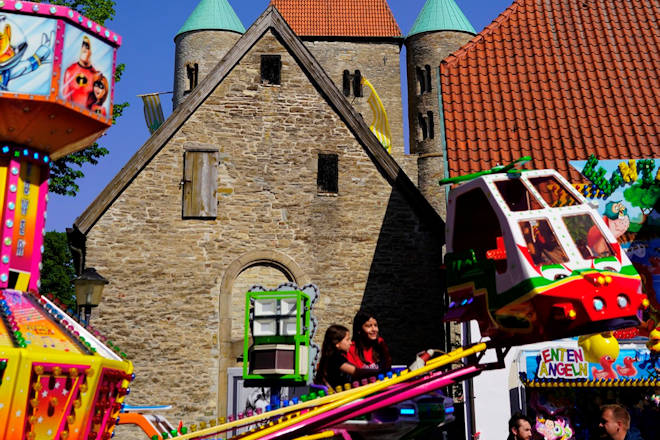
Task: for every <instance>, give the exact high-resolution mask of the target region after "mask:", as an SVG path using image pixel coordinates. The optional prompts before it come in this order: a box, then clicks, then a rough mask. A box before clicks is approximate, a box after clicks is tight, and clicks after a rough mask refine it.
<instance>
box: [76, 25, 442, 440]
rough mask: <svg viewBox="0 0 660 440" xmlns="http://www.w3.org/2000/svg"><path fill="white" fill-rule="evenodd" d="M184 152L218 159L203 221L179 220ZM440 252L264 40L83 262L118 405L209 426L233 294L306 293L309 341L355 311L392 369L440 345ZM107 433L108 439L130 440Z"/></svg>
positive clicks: (228, 352)
mask: <svg viewBox="0 0 660 440" xmlns="http://www.w3.org/2000/svg"><path fill="white" fill-rule="evenodd" d="M262 54H281V56H282V74H281V78H282V82H281V85H263V84H261V82H260V69H259V66H260V56H261V55H262ZM396 60H397V63H398V58H396ZM397 65H398V64H397ZM365 74H368V70H365ZM182 105H185V103H184V104H182ZM398 136H399V138H400V137H401V135H400V134H398ZM200 146H209V147H215V148H217V149H218V150H219V163H218V179H217V193H218V217H217V218H216V219H214V220H182V218H181V202H182V194H181V190H180V186H179V183H180V181H181V179H182V176H183V157H184V149H185V148H186V147H200ZM319 153H334V154H337V155H338V156H339V193H338V194H336V195H321V194H318V193H317V188H316V177H317V170H316V165H317V155H318V154H319ZM440 255H441V253H440V244H439V242H438V239H437V236H436V235H434V234H433V233H432V232H431V231H429V230H427V229H426V228H425V227H424V225H421V224H420V222H419V221H418V219H417V217H416V216H415V215H414V213H413V210H412V209H411V207H410V206H409V205H408V203H407V202H406V201H405V200H403V198H402V197H401V196H400V194H399V193H398V192H397V191H395V190H393V189H392V187H391V185H389V184H388V183H387V182H386V181H385V179H384V178H383V177H382V176H381V175H380V174H379V172H378V171H377V170H376V168H375V166H374V165H373V163H372V161H371V159H370V158H369V157H368V156H367V155H366V153H365V152H364V150H363V148H362V147H361V146H360V145H359V144H358V143H357V141H356V140H355V138H354V137H353V135H352V134H351V132H350V131H349V130H348V129H347V128H346V126H345V125H344V123H343V122H342V121H341V119H340V118H339V117H338V115H337V114H336V113H335V112H334V110H333V109H332V108H331V107H330V106H329V105H328V104H327V102H326V101H325V100H324V98H323V97H322V96H321V95H320V94H319V92H318V90H317V89H316V88H315V87H314V86H313V85H312V84H311V83H310V82H309V79H308V77H307V76H306V75H305V73H304V72H303V71H302V70H301V68H300V67H299V66H298V64H297V63H296V61H295V60H294V59H293V58H292V57H291V56H290V55H289V54H288V52H287V51H286V50H285V49H284V48H283V47H282V46H281V44H280V43H279V41H278V39H277V38H275V37H274V36H273V35H271V34H270V33H267V34H265V35H264V36H263V37H262V38H261V40H259V41H258V42H257V43H256V44H255V45H254V46H253V47H252V48H251V49H250V50H249V52H248V53H247V54H246V56H245V57H244V58H243V59H242V60H241V61H240V63H239V64H238V65H237V66H236V67H235V68H234V69H233V70H232V71H231V72H230V73H229V75H228V76H227V77H226V78H225V79H224V80H223V82H222V83H221V84H219V85H218V86H217V87H216V89H215V90H214V92H213V93H212V94H211V95H210V96H209V97H208V98H207V99H206V101H205V102H204V103H203V104H202V105H201V106H200V107H199V108H198V109H197V110H196V111H195V113H194V114H193V115H192V116H191V117H190V118H189V119H188V120H187V121H186V122H185V123H184V125H183V126H182V127H181V128H180V129H179V131H178V132H177V133H176V134H175V135H174V136H173V137H172V138H171V139H170V140H169V141H168V142H167V143H166V144H165V145H164V147H163V148H162V149H161V150H160V152H159V153H158V154H157V155H156V156H155V157H154V158H153V159H152V160H151V161H150V162H149V163H148V164H147V165H146V167H145V168H144V169H143V170H142V171H141V172H140V173H139V174H138V175H137V176H136V178H135V179H134V180H133V181H132V182H131V184H130V185H129V186H128V187H127V188H126V189H125V190H124V191H123V192H122V193H121V195H120V196H119V197H118V198H117V200H115V201H114V203H113V204H112V205H111V206H110V207H109V209H108V210H107V211H106V212H105V213H104V214H103V215H102V216H101V218H100V219H99V220H98V222H97V223H96V224H95V225H94V227H93V228H92V229H91V231H90V232H89V233H88V235H87V265H88V266H94V267H96V268H97V270H98V271H99V272H100V273H102V274H104V276H106V277H107V278H108V279H109V280H110V284H109V286H108V287H107V288H106V291H105V294H104V299H103V302H102V304H101V306H100V307H99V308H98V311H97V312H96V313H97V316H95V317H94V321H95V326H98V327H99V328H100V329H102V330H103V331H104V333H106V334H107V335H108V336H110V338H111V339H112V340H113V341H114V342H115V343H117V344H118V345H119V346H120V347H121V348H122V349H123V350H124V351H125V352H126V353H127V354H128V355H129V357H130V359H131V360H132V361H133V362H134V363H135V371H136V376H137V377H136V380H135V382H134V383H133V386H132V390H133V392H132V393H131V395H130V397H129V399H128V403H130V404H134V405H135V404H137V405H139V404H173V405H174V410H173V412H172V413H170V414H168V417H169V418H170V420H173V421H175V420H179V419H183V420H184V421H185V422H186V423H194V422H195V421H201V420H208V419H209V418H215V417H218V416H222V415H224V413H225V403H226V402H225V400H226V368H228V367H231V366H236V365H237V364H236V356H235V354H236V347H237V343H239V342H240V341H237V340H236V338H237V332H235V331H234V330H232V328H235V327H236V325H237V324H236V323H237V322H239V321H240V319H242V316H243V313H244V310H243V309H244V307H243V306H242V305H239V304H242V303H241V302H240V300H239V298H236V295H238V293H236V292H237V291H238V290H241V291H242V290H243V289H244V288H245V286H246V285H248V284H249V283H250V282H251V281H252V280H254V279H255V278H256V277H261V276H263V277H264V278H268V279H264V280H262V281H261V284H264V285H266V286H274V285H277V284H279V282H281V281H282V278H283V277H284V278H286V279H291V280H293V281H295V282H297V283H298V284H300V285H302V284H305V283H307V282H314V283H315V284H316V285H317V286H319V288H320V291H321V298H320V300H319V302H318V304H317V306H316V310H315V314H316V316H317V317H318V318H319V321H320V329H319V333H318V334H317V337H316V340H317V342H320V341H321V339H322V336H323V332H324V331H325V328H327V326H328V325H330V324H332V323H342V324H344V325H347V326H349V327H350V323H351V321H352V317H353V315H354V313H355V312H356V311H357V310H358V308H360V307H361V306H363V305H364V306H369V307H371V308H373V309H375V311H376V313H377V314H378V317H379V320H380V321H381V327H382V333H383V335H384V336H385V338H386V340H387V341H388V342H389V343H390V346H391V350H392V352H393V355H394V358H395V361H396V362H404V363H405V362H409V361H411V360H412V359H413V356H414V353H416V352H418V351H420V350H422V349H424V348H428V347H439V346H441V344H442V341H443V337H444V335H443V333H442V326H441V324H440V317H441V310H440V308H441V307H442V290H441V282H442V280H441V279H440V276H439V271H438V265H439V264H440ZM254 266H263V267H264V268H272V267H275V268H276V269H277V270H275V271H273V270H270V269H263V270H258V271H257V272H256V273H252V272H251V268H252V267H254ZM246 270H247V271H248V272H246ZM235 289H236V290H235ZM232 321H233V322H234V323H235V324H234V326H232ZM232 335H233V336H232ZM122 429H123V428H122V427H120V428H119V429H118V436H119V437H118V438H120V439H128V438H135V437H134V436H133V434H132V433H131V432H130V430H124V431H122Z"/></svg>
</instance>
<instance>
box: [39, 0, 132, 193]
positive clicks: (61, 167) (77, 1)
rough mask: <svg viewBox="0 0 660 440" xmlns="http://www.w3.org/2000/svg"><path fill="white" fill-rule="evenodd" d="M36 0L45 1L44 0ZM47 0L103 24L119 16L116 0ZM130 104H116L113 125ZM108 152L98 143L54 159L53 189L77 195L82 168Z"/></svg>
mask: <svg viewBox="0 0 660 440" xmlns="http://www.w3.org/2000/svg"><path fill="white" fill-rule="evenodd" d="M36 1H37V2H41V0H36ZM46 3H50V4H54V5H62V6H67V7H69V8H71V9H75V10H76V11H78V12H80V13H81V14H83V15H84V16H85V17H88V18H90V19H92V20H94V21H95V22H97V23H99V24H101V25H103V24H104V23H105V22H106V21H107V20H110V19H112V18H113V17H114V16H115V2H114V0H52V1H47V2H46ZM125 67H126V66H125V65H124V64H118V65H117V69H116V71H115V82H118V81H119V80H120V79H121V76H122V74H123V73H124V69H125ZM126 107H128V102H122V103H117V102H115V103H114V105H113V107H112V123H113V124H114V123H115V121H116V120H117V118H119V117H120V116H121V115H122V113H123V112H124V109H125V108H126ZM108 153H109V151H108V150H107V149H106V148H104V147H102V146H99V144H98V143H94V144H92V145H90V146H89V147H87V148H86V149H84V150H82V151H78V152H76V153H72V154H69V155H68V156H65V157H63V158H61V159H59V160H57V161H55V162H53V164H52V168H51V172H50V186H49V188H50V191H51V192H53V193H56V194H61V195H67V196H75V195H76V194H77V193H78V190H79V189H80V187H79V186H78V185H77V184H76V180H78V179H80V178H81V177H84V176H85V174H84V173H83V172H82V171H81V169H80V168H81V167H82V166H83V165H84V164H86V163H89V164H92V165H96V164H98V159H99V158H101V157H103V156H105V155H107V154H108Z"/></svg>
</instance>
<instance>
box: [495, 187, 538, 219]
mask: <svg viewBox="0 0 660 440" xmlns="http://www.w3.org/2000/svg"><path fill="white" fill-rule="evenodd" d="M495 186H496V187H497V190H498V191H499V192H500V194H501V195H502V198H503V199H504V201H505V202H506V204H507V206H508V207H509V209H510V210H511V211H514V212H518V211H530V210H534V209H543V206H541V203H539V201H538V200H536V198H535V197H534V196H533V195H532V194H531V193H530V192H529V190H528V189H527V187H526V186H525V184H524V183H522V182H521V181H520V179H507V180H500V181H499V182H495Z"/></svg>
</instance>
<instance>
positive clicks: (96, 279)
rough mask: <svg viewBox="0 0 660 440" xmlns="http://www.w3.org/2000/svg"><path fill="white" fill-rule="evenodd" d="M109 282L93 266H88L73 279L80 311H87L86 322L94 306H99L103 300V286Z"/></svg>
mask: <svg viewBox="0 0 660 440" xmlns="http://www.w3.org/2000/svg"><path fill="white" fill-rule="evenodd" d="M108 282H109V281H108V280H106V279H105V278H103V277H102V276H101V275H99V273H98V272H97V271H96V269H94V268H93V267H88V268H86V269H85V270H83V272H82V273H81V274H80V276H79V277H78V278H76V279H75V280H73V284H74V286H75V291H76V302H77V303H78V312H79V313H80V310H81V309H83V310H84V311H85V322H87V323H89V317H90V315H91V314H92V307H96V306H98V305H99V303H100V302H101V295H103V287H104V286H105V285H106V284H108Z"/></svg>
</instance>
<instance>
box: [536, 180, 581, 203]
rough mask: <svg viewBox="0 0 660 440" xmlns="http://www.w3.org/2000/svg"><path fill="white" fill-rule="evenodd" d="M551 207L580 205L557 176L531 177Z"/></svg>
mask: <svg viewBox="0 0 660 440" xmlns="http://www.w3.org/2000/svg"><path fill="white" fill-rule="evenodd" d="M529 181H530V182H532V185H534V188H536V190H537V191H538V192H539V194H541V197H543V200H545V201H546V203H547V204H548V205H550V207H551V208H561V207H562V206H573V205H578V204H579V203H580V202H578V201H577V200H576V199H575V197H573V196H572V195H571V193H570V192H569V191H568V190H567V189H566V187H564V185H562V183H561V182H560V181H559V180H557V178H556V177H555V176H544V177H532V178H530V179H529Z"/></svg>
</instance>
